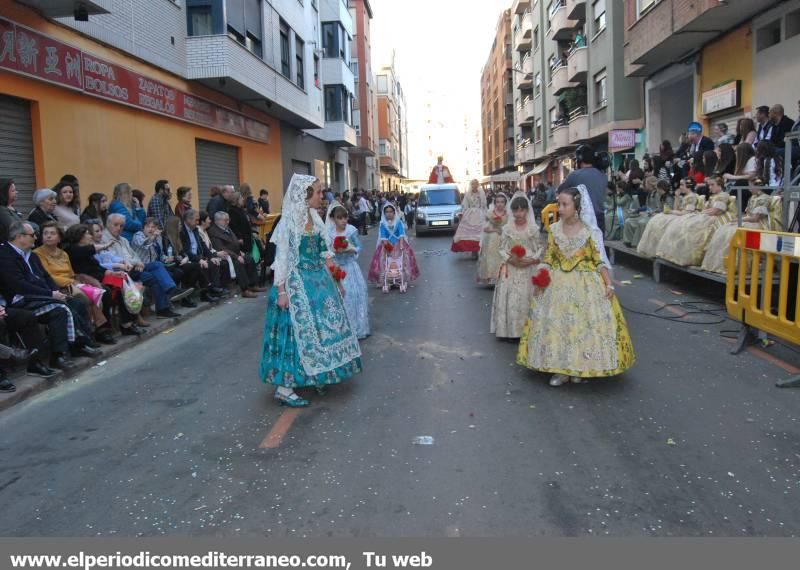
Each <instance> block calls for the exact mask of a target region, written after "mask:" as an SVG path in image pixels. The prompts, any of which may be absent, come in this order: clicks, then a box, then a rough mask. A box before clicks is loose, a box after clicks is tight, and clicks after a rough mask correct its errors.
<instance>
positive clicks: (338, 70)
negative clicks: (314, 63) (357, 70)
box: [320, 57, 356, 93]
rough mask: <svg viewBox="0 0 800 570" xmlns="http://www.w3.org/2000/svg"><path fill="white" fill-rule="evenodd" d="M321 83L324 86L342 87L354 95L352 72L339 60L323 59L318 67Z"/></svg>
mask: <svg viewBox="0 0 800 570" xmlns="http://www.w3.org/2000/svg"><path fill="white" fill-rule="evenodd" d="M320 72H321V74H322V83H324V84H325V85H344V86H345V89H347V90H348V91H349V92H350V93H355V91H356V88H355V82H356V81H355V76H354V75H353V70H352V69H351V68H350V66H348V65H347V64H346V63H345V62H344V60H343V59H341V58H338V57H337V58H325V59H323V60H322V65H321V66H320Z"/></svg>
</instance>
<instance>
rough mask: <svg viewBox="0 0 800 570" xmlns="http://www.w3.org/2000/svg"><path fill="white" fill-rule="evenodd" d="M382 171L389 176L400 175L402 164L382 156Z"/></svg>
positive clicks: (389, 157)
mask: <svg viewBox="0 0 800 570" xmlns="http://www.w3.org/2000/svg"><path fill="white" fill-rule="evenodd" d="M381 170H382V171H383V172H387V173H389V174H400V163H399V162H398V161H397V159H395V158H392V157H391V156H386V155H381Z"/></svg>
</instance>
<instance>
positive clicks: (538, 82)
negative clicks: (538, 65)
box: [533, 71, 542, 97]
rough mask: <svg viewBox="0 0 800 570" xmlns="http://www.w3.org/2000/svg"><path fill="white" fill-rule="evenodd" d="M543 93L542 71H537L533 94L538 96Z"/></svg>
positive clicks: (534, 78) (534, 77)
mask: <svg viewBox="0 0 800 570" xmlns="http://www.w3.org/2000/svg"><path fill="white" fill-rule="evenodd" d="M541 94H542V72H541V71H537V72H536V75H534V76H533V95H534V97H538V96H539V95H541Z"/></svg>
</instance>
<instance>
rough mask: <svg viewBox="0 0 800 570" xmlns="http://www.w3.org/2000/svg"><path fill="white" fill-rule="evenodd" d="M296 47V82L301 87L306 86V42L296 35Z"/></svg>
mask: <svg viewBox="0 0 800 570" xmlns="http://www.w3.org/2000/svg"><path fill="white" fill-rule="evenodd" d="M294 41H295V47H294V59H295V64H296V67H297V69H296V77H297V79H296V83H297V86H298V87H299V88H300V89H305V88H306V77H305V73H306V66H305V57H306V44H304V43H303V40H301V39H300V38H298V37H297V36H295V40H294Z"/></svg>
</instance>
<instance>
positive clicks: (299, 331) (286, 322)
mask: <svg viewBox="0 0 800 570" xmlns="http://www.w3.org/2000/svg"><path fill="white" fill-rule="evenodd" d="M326 251H327V248H326V245H325V240H324V239H323V238H322V236H321V235H319V234H318V233H315V232H314V233H305V234H303V236H302V237H301V239H300V243H299V252H298V259H297V265H296V267H295V268H294V269H293V270H292V271H290V272H289V275H288V276H287V281H286V288H287V290H288V291H290V294H289V308H288V309H281V308H280V307H278V288H277V287H273V288H272V290H271V291H270V294H269V300H268V305H267V319H266V324H265V325H264V346H263V351H262V356H261V367H260V370H259V373H260V376H261V380H262V381H263V382H265V383H268V384H274V385H276V386H283V387H286V388H305V387H315V386H324V385H330V384H339V383H341V382H344V381H345V380H347V379H349V378H350V377H352V376H353V375H354V374H355V373H357V372H360V371H361V358H360V357H359V356H356V357H354V358H351V356H352V355H354V354H359V355H360V351H359V350H358V341H357V340H356V337H355V335H354V334H353V332H352V330H351V327H350V323H349V320H348V317H347V313H346V312H345V308H344V304H343V302H342V297H341V295H340V294H339V290H338V287H337V285H336V283H335V282H334V280H333V278H332V277H331V275H330V271H328V268H327V267H326V265H325V260H324V258H323V254H324V253H325V252H326ZM353 344H355V346H353Z"/></svg>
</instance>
